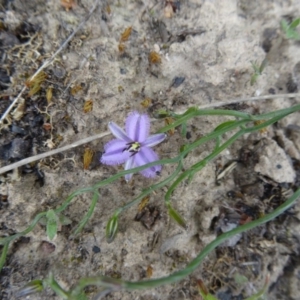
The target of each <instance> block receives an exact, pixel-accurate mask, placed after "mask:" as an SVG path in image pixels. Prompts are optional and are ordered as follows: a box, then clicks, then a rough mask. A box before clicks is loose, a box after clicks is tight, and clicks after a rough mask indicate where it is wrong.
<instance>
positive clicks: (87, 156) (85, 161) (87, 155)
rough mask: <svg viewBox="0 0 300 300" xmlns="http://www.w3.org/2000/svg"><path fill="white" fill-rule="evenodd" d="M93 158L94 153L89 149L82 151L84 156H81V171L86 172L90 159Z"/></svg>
mask: <svg viewBox="0 0 300 300" xmlns="http://www.w3.org/2000/svg"><path fill="white" fill-rule="evenodd" d="M93 156H94V151H93V150H92V149H90V148H85V149H84V154H83V169H84V170H88V168H89V166H90V164H91V162H92V159H93Z"/></svg>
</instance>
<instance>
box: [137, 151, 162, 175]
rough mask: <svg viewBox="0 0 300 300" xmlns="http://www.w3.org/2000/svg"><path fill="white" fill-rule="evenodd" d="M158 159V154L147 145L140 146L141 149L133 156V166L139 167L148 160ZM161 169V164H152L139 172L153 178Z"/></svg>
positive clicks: (148, 161)
mask: <svg viewBox="0 0 300 300" xmlns="http://www.w3.org/2000/svg"><path fill="white" fill-rule="evenodd" d="M156 160H158V155H157V154H156V153H155V152H154V151H153V150H152V149H151V148H148V147H142V148H141V150H140V151H139V152H138V153H137V154H136V155H135V156H134V161H135V167H140V166H143V165H145V164H148V163H150V162H154V161H156ZM160 171H161V165H157V166H152V167H150V168H147V169H145V170H143V171H141V172H140V173H141V174H142V175H143V176H145V177H150V178H153V177H155V176H157V175H158V173H159V172H160Z"/></svg>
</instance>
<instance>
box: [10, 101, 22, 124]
mask: <svg viewBox="0 0 300 300" xmlns="http://www.w3.org/2000/svg"><path fill="white" fill-rule="evenodd" d="M24 112H25V99H24V98H20V100H19V103H18V105H17V107H16V108H15V109H14V111H13V112H12V113H11V115H12V117H13V119H14V120H16V121H20V120H21V119H22V117H23V115H24Z"/></svg>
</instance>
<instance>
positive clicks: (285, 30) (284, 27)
mask: <svg viewBox="0 0 300 300" xmlns="http://www.w3.org/2000/svg"><path fill="white" fill-rule="evenodd" d="M281 28H282V30H283V31H284V32H285V34H286V33H287V32H288V31H289V24H288V23H287V21H286V20H282V21H281Z"/></svg>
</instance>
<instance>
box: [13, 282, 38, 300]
mask: <svg viewBox="0 0 300 300" xmlns="http://www.w3.org/2000/svg"><path fill="white" fill-rule="evenodd" d="M43 289H44V287H43V281H42V280H32V281H30V282H29V283H28V284H26V285H25V286H24V287H23V288H22V289H20V290H19V291H18V292H17V293H16V297H18V298H19V297H25V296H28V295H30V294H33V293H37V292H41V291H42V290H43Z"/></svg>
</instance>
